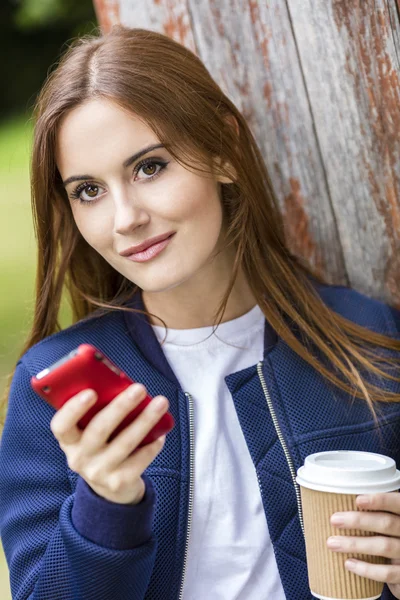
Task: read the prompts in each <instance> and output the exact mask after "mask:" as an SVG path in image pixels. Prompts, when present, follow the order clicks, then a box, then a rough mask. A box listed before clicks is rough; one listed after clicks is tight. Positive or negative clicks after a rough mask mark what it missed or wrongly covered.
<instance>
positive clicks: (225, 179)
mask: <svg viewBox="0 0 400 600" xmlns="http://www.w3.org/2000/svg"><path fill="white" fill-rule="evenodd" d="M214 165H215V166H216V171H217V173H216V180H217V181H218V182H219V183H235V181H236V179H237V174H236V171H235V169H234V168H233V167H232V165H231V164H230V163H228V162H225V163H222V162H221V159H220V158H215V159H214ZM221 168H223V169H224V171H225V172H226V173H227V175H222V174H219V173H218V171H219V170H220V169H221Z"/></svg>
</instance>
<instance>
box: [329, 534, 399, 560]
mask: <svg viewBox="0 0 400 600" xmlns="http://www.w3.org/2000/svg"><path fill="white" fill-rule="evenodd" d="M327 546H328V548H329V549H330V550H332V551H333V552H346V553H351V554H370V555H372V556H384V557H386V558H398V557H399V556H400V539H399V538H393V537H388V536H379V535H374V536H370V537H365V536H359V537H358V536H347V535H346V536H332V537H330V538H328V540H327Z"/></svg>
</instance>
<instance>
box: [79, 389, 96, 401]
mask: <svg viewBox="0 0 400 600" xmlns="http://www.w3.org/2000/svg"><path fill="white" fill-rule="evenodd" d="M94 398H95V396H94V394H93V392H92V391H89V392H84V393H83V394H82V396H81V397H80V398H79V402H80V403H81V404H89V402H90V401H91V400H94Z"/></svg>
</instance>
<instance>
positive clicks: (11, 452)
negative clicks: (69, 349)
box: [0, 359, 156, 600]
mask: <svg viewBox="0 0 400 600" xmlns="http://www.w3.org/2000/svg"><path fill="white" fill-rule="evenodd" d="M30 378H31V375H30V373H29V371H28V369H27V367H26V366H25V364H24V362H23V359H21V360H20V361H19V363H18V364H17V367H16V371H15V374H14V377H13V380H12V384H11V389H10V395H9V404H8V409H7V416H6V421H5V426H4V430H3V435H2V439H1V445H0V535H1V539H2V543H3V547H4V552H5V555H6V559H7V563H8V567H9V570H10V585H11V591H12V596H13V598H14V599H15V600H23V599H32V600H49V598H59V599H60V600H77V599H78V598H79V599H83V598H84V599H85V600H109V599H110V598H113V599H115V600H142V599H143V598H144V596H145V593H146V590H147V588H148V585H149V580H150V577H151V574H152V571H153V566H154V560H155V554H156V539H155V538H154V536H153V535H152V520H153V514H154V504H155V493H154V489H153V486H152V484H151V480H150V479H149V478H148V477H145V483H146V493H145V497H144V498H143V500H142V502H140V503H139V504H138V505H136V506H125V505H120V504H115V503H112V502H108V501H107V500H105V499H103V498H101V497H100V496H97V494H95V493H94V492H93V490H91V488H90V487H89V486H88V485H87V484H86V482H84V480H83V479H82V478H80V477H79V478H78V483H77V486H76V490H73V486H72V484H71V481H70V478H69V477H68V465H67V461H66V457H65V454H64V452H63V451H62V450H61V448H60V447H59V444H58V442H57V440H56V438H55V437H54V435H53V433H52V431H51V430H50V420H51V418H52V416H53V415H54V409H53V408H52V407H51V406H49V405H48V404H47V403H46V402H45V401H44V400H42V399H41V398H40V397H39V396H38V395H37V394H36V393H35V392H34V391H33V390H32V388H31V386H30Z"/></svg>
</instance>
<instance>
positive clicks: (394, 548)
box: [327, 492, 400, 598]
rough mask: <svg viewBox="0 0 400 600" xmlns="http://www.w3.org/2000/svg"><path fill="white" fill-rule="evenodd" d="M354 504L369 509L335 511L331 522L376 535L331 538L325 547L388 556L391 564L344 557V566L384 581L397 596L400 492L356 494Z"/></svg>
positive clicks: (399, 595)
mask: <svg viewBox="0 0 400 600" xmlns="http://www.w3.org/2000/svg"><path fill="white" fill-rule="evenodd" d="M356 504H357V506H358V507H359V508H360V509H363V511H372V512H363V511H360V512H356V511H353V512H342V513H335V514H334V515H332V517H331V524H332V525H334V526H335V527H336V528H340V529H361V530H363V531H370V532H374V533H376V534H378V535H373V536H370V537H355V536H347V535H346V536H334V537H330V538H328V541H327V545H328V548H329V549H331V550H333V551H334V552H346V553H357V554H358V553H360V554H372V555H373V556H384V557H386V558H388V559H390V564H386V565H376V564H371V563H368V562H364V561H361V560H356V559H350V560H346V562H345V567H346V569H348V570H349V571H352V572H353V573H355V574H356V575H360V576H362V577H367V578H368V579H374V580H375V581H383V582H384V583H386V584H387V585H388V587H389V589H390V591H391V592H392V594H393V595H394V596H395V597H396V598H400V494H399V493H393V492H391V493H387V494H372V495H362V496H358V497H357V499H356ZM379 534H380V535H379Z"/></svg>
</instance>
